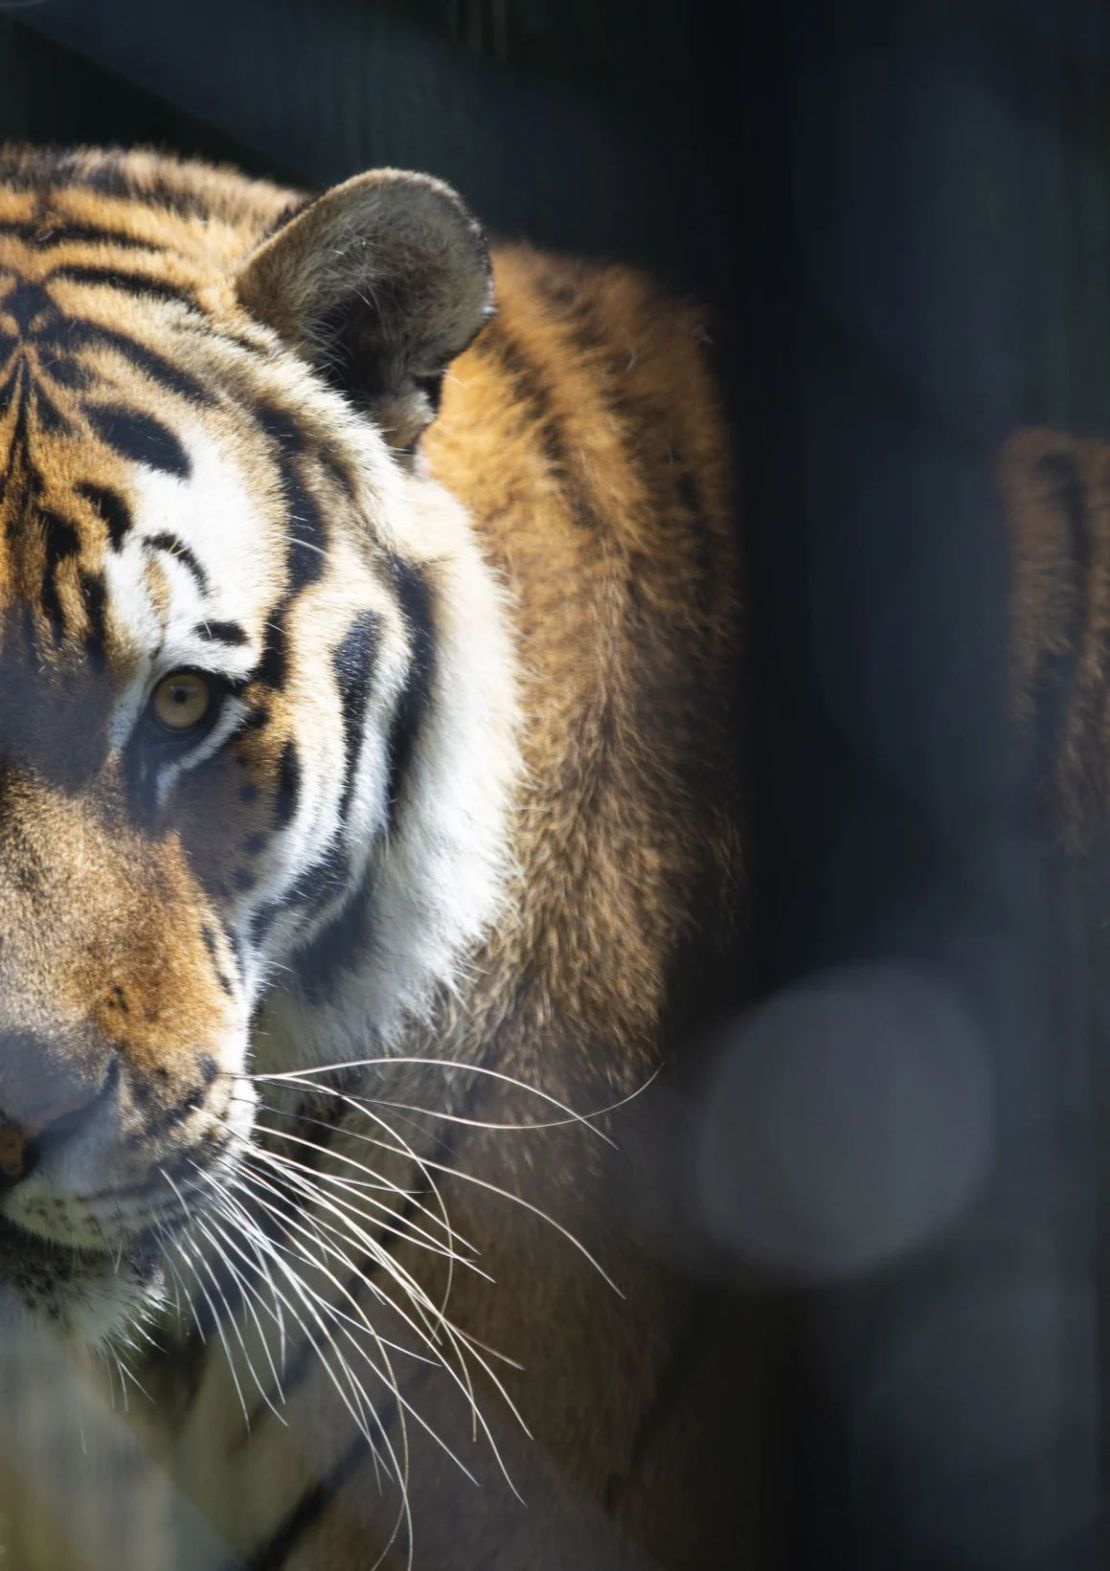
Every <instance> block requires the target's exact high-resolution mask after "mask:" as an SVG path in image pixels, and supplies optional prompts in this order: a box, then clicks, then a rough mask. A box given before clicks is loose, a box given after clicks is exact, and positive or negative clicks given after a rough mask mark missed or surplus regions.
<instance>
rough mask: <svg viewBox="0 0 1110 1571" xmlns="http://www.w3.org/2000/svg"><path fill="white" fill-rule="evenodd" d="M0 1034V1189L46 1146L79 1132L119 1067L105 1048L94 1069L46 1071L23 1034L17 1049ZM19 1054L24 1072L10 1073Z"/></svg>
mask: <svg viewBox="0 0 1110 1571" xmlns="http://www.w3.org/2000/svg"><path fill="white" fill-rule="evenodd" d="M11 1047H12V1044H11V1041H10V1039H9V1040H8V1041H3V1040H0V1192H2V1191H3V1190H4V1189H9V1188H11V1187H12V1185H13V1184H17V1183H19V1182H20V1181H21V1180H22V1179H24V1178H28V1177H30V1175H31V1173H32V1172H33V1171H34V1169H35V1167H36V1165H37V1164H38V1162H39V1160H40V1158H41V1156H42V1154H43V1152H44V1151H46V1150H49V1149H50V1148H51V1147H54V1146H57V1145H60V1144H61V1143H62V1142H63V1141H64V1140H66V1139H67V1138H68V1137H69V1136H70V1135H72V1134H75V1133H77V1131H78V1130H80V1129H81V1128H83V1127H84V1126H85V1125H86V1124H87V1122H88V1120H89V1119H90V1118H91V1117H92V1115H93V1111H94V1109H95V1107H96V1105H97V1104H98V1103H100V1102H101V1101H102V1099H103V1098H104V1097H105V1096H106V1095H107V1094H108V1093H109V1092H110V1089H111V1087H112V1086H113V1084H114V1082H115V1079H116V1076H117V1074H118V1070H119V1058H118V1054H116V1053H115V1052H114V1051H112V1052H109V1053H108V1054H107V1055H106V1057H105V1058H104V1059H103V1061H102V1062H101V1063H100V1064H99V1065H98V1066H97V1070H96V1071H94V1072H91V1073H90V1072H87V1071H86V1072H81V1071H79V1070H76V1069H73V1070H65V1071H59V1070H58V1069H57V1068H55V1069H53V1070H52V1071H49V1072H47V1071H45V1068H44V1063H43V1060H42V1059H41V1058H40V1059H39V1060H38V1062H36V1063H34V1064H33V1065H32V1064H31V1063H30V1062H29V1060H30V1057H31V1054H30V1053H29V1052H28V1044H27V1042H26V1039H23V1040H21V1042H20V1045H19V1047H18V1048H17V1049H15V1051H14V1052H13V1051H11ZM20 1059H22V1065H21V1067H22V1070H23V1072H22V1073H21V1074H18V1075H13V1074H12V1073H11V1071H12V1069H13V1060H16V1061H18V1060H20Z"/></svg>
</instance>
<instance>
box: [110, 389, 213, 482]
mask: <svg viewBox="0 0 1110 1571" xmlns="http://www.w3.org/2000/svg"><path fill="white" fill-rule="evenodd" d="M85 417H86V419H87V420H88V422H89V424H90V425H91V426H92V428H93V430H94V431H95V432H96V434H97V436H98V437H99V438H100V440H101V441H102V442H103V443H105V445H106V446H108V447H110V448H111V449H112V450H113V452H116V453H118V454H119V456H120V457H121V458H126V459H128V460H129V461H130V462H132V463H137V464H146V465H148V467H149V468H151V469H160V470H162V471H163V473H164V474H168V475H177V476H178V477H179V478H180V479H183V480H185V479H188V477H189V474H190V473H191V465H190V463H189V457H188V454H187V453H186V452H185V449H184V448H183V447H182V445H181V443H180V442H179V441H178V439H177V437H176V436H175V435H174V434H173V432H172V431H171V430H170V429H169V427H168V426H165V425H163V424H162V422H161V421H160V420H156V419H155V418H154V416H153V415H148V414H141V413H140V412H139V411H138V410H137V409H128V408H126V407H125V406H124V405H123V404H86V406H85Z"/></svg>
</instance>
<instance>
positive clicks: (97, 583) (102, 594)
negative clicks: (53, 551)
mask: <svg viewBox="0 0 1110 1571" xmlns="http://www.w3.org/2000/svg"><path fill="white" fill-rule="evenodd" d="M81 593H82V595H83V596H84V600H85V611H86V613H87V615H88V618H89V628H88V632H87V633H86V634H85V648H86V649H87V650H88V653H89V655H90V657H91V658H92V659H93V660H94V661H96V662H97V663H101V662H102V661H103V658H104V641H105V610H106V608H107V600H108V591H107V586H106V585H105V583H104V574H103V573H82V574H81Z"/></svg>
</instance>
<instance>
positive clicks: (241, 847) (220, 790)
mask: <svg viewBox="0 0 1110 1571" xmlns="http://www.w3.org/2000/svg"><path fill="white" fill-rule="evenodd" d="M288 746H289V747H290V748H291V746H292V744H288ZM288 756H291V754H289V753H288V752H287V743H286V741H285V740H284V739H283V737H282V734H281V732H280V731H279V730H278V728H277V727H276V726H275V725H273V724H272V723H270V724H267V725H266V726H265V727H262V726H248V727H247V728H246V730H245V731H244V733H243V734H242V735H241V736H240V737H239V738H238V739H236V741H235V742H234V743H233V744H232V745H231V746H230V747H229V748H227V749H226V750H225V751H223V752H221V753H220V754H218V755H217V756H215V757H214V758H212V759H210V760H208V761H207V762H206V763H205V764H204V765H202V766H201V767H200V768H198V769H196V770H195V771H190V772H188V773H186V774H184V775H183V776H182V777H181V779H180V780H179V781H178V782H177V785H176V788H175V796H174V800H173V803H172V805H171V813H172V818H173V821H174V823H175V825H176V826H177V827H178V829H179V832H180V835H181V840H182V844H183V845H184V847H185V850H186V852H187V854H188V856H189V860H190V863H191V865H192V868H193V870H194V872H195V874H196V877H197V878H198V880H199V881H200V883H201V884H202V886H203V887H204V889H205V891H206V892H207V894H208V895H209V896H210V898H211V899H212V900H213V901H214V902H215V903H216V904H217V905H218V907H219V909H220V911H221V912H222V913H223V915H224V916H225V918H228V919H231V918H233V917H234V915H235V913H236V912H239V911H241V910H244V909H247V908H249V907H250V906H251V905H252V904H253V903H254V901H255V900H256V899H259V898H262V897H263V894H264V891H265V889H266V886H267V883H268V880H269V879H270V877H271V876H272V875H273V872H274V866H273V864H274V859H275V853H276V852H277V850H278V847H279V843H280V842H279V837H280V834H281V831H282V829H283V828H285V827H287V824H288V820H289V818H290V817H291V812H290V806H291V804H290V803H289V802H288V800H287V799H288V798H289V796H290V792H291V788H290V784H289V781H288V780H287V779H286V776H288V775H289V773H290V770H289V767H288V764H286V767H285V769H284V770H283V758H287V757H288Z"/></svg>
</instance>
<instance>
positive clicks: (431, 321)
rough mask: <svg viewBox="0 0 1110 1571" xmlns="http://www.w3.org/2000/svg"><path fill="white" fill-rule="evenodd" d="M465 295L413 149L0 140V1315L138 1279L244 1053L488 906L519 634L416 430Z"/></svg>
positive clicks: (464, 250) (464, 225) (349, 1038)
mask: <svg viewBox="0 0 1110 1571" xmlns="http://www.w3.org/2000/svg"><path fill="white" fill-rule="evenodd" d="M490 309H491V283H490V269H489V263H488V259H487V255H486V249H485V246H484V243H483V240H482V237H481V234H480V232H479V230H478V229H477V227H476V226H475V224H474V223H473V221H472V220H471V219H470V217H469V216H468V214H467V213H466V211H465V209H464V208H463V206H462V204H461V203H460V202H459V200H458V199H457V197H455V196H454V194H453V193H452V192H450V191H449V190H448V189H447V188H445V187H444V186H442V185H440V184H438V183H436V182H434V181H432V180H430V179H426V178H423V177H420V176H409V175H403V174H397V173H394V172H391V171H386V172H379V173H374V174H370V175H366V176H362V177H359V178H357V179H354V180H352V181H349V182H347V183H346V184H345V185H342V186H339V187H337V188H335V189H334V190H332V191H330V192H328V193H326V194H324V195H323V196H321V197H319V198H318V199H316V200H314V201H311V202H308V203H295V202H293V201H292V200H291V199H290V198H289V197H288V195H287V194H285V193H280V192H278V191H277V190H276V189H274V188H271V187H266V186H263V185H257V184H252V183H250V182H247V181H243V180H239V179H238V178H237V177H231V176H221V175H219V174H217V173H215V172H213V171H211V170H207V169H202V168H201V167H200V166H190V165H178V164H174V163H170V162H168V161H167V160H164V159H160V158H155V157H153V156H149V155H112V154H92V153H85V152H82V153H78V154H69V155H47V154H40V153H33V152H27V151H11V150H9V151H8V152H6V153H0V1327H3V1326H5V1325H13V1324H21V1323H24V1322H28V1321H29V1322H31V1323H34V1324H42V1323H43V1321H44V1320H45V1321H46V1322H50V1323H52V1324H53V1325H54V1326H56V1327H57V1328H60V1329H61V1330H62V1332H64V1333H66V1334H68V1335H71V1336H73V1337H75V1338H78V1339H85V1340H91V1341H96V1340H97V1339H99V1338H102V1337H105V1336H108V1335H110V1334H111V1333H112V1332H113V1331H114V1330H116V1329H118V1328H119V1327H120V1326H121V1325H123V1324H124V1323H125V1322H126V1321H127V1320H128V1319H129V1318H130V1317H131V1316H133V1315H134V1314H136V1313H141V1312H142V1309H143V1306H145V1305H148V1304H150V1303H151V1302H153V1301H156V1300H157V1299H158V1298H159V1297H160V1295H161V1294H162V1292H163V1291H164V1283H163V1281H162V1277H161V1270H162V1267H161V1265H160V1263H159V1262H160V1257H161V1250H160V1248H159V1237H160V1234H161V1233H162V1232H163V1231H173V1230H176V1229H186V1230H187V1229H188V1228H189V1227H190V1226H192V1225H193V1219H194V1217H195V1216H196V1215H198V1214H199V1213H202V1212H203V1209H204V1205H205V1193H206V1183H207V1182H208V1181H209V1180H210V1179H211V1178H212V1176H213V1175H214V1174H217V1173H220V1172H224V1173H226V1171H227V1170H228V1169H234V1167H235V1164H236V1163H237V1162H238V1161H239V1160H240V1152H241V1150H242V1149H243V1148H244V1146H245V1144H246V1143H247V1142H249V1141H251V1140H252V1138H255V1136H254V1135H253V1133H252V1130H253V1124H254V1106H255V1091H254V1083H253V1080H252V1078H251V1071H252V1070H254V1069H257V1068H258V1067H260V1066H261V1067H263V1068H266V1069H269V1070H280V1069H284V1068H292V1067H295V1066H298V1065H308V1064H312V1063H313V1062H319V1061H321V1060H323V1059H328V1060H331V1059H334V1058H336V1057H337V1056H341V1055H342V1054H343V1053H346V1055H347V1056H351V1057H358V1056H366V1055H367V1054H368V1053H370V1052H373V1051H375V1050H377V1049H378V1048H380V1047H381V1046H382V1045H383V1044H388V1042H389V1040H390V1037H391V1035H392V1034H393V1033H395V1031H396V1029H397V1027H398V1024H399V1022H400V1021H402V1020H403V1019H404V1018H405V1016H406V1014H407V1013H408V1012H410V1011H413V1010H417V1009H419V1008H420V1007H421V1006H422V1005H423V1004H424V1003H425V1002H426V1001H427V999H428V997H429V995H430V993H431V992H432V991H433V990H434V989H435V988H436V986H438V985H440V984H443V983H445V982H449V980H450V978H451V974H452V969H453V966H454V965H455V963H456V960H457V958H458V956H459V955H460V954H461V953H462V952H463V951H464V950H465V949H466V947H467V946H468V945H469V944H471V943H473V942H474V941H475V940H476V939H477V937H478V936H479V935H480V933H481V932H482V931H483V930H484V929H485V927H486V926H487V925H488V923H489V921H490V919H491V917H492V914H493V912H494V910H495V907H496V904H497V901H498V898H499V889H500V885H501V882H502V874H503V867H504V860H505V858H504V846H505V841H506V822H507V814H508V811H509V803H510V801H511V796H512V788H513V779H514V773H515V768H516V762H515V760H516V754H515V749H514V744H513V731H514V722H513V692H512V679H511V669H512V661H511V653H510V647H509V640H508V635H507V633H506V631H505V623H504V617H503V612H502V607H501V603H500V600H499V595H498V589H497V586H496V585H495V583H494V582H493V581H492V580H491V577H490V574H489V573H488V571H487V569H486V568H485V566H484V564H483V563H482V561H481V559H480V557H479V554H478V552H477V549H476V547H475V545H474V544H473V541H472V538H471V535H470V531H469V526H468V523H467V520H466V518H465V516H464V514H463V513H462V511H461V509H460V508H459V507H458V506H457V505H456V504H455V503H454V502H453V500H452V499H451V498H450V497H449V496H448V495H447V494H446V493H445V492H443V491H442V490H440V488H439V487H438V486H436V485H435V484H434V483H433V482H432V481H431V480H430V479H429V478H428V477H427V476H426V475H425V474H424V473H423V471H422V466H421V461H420V458H419V454H418V452H417V445H416V444H417V440H418V438H419V436H420V433H421V431H422V430H423V428H424V427H425V426H426V425H427V424H428V422H429V421H430V420H431V419H432V418H433V417H434V414H435V410H436V406H437V396H438V389H439V385H440V380H441V378H442V376H443V374H444V369H445V367H446V366H447V365H448V364H449V362H450V361H451V360H452V359H453V358H454V356H456V355H457V354H458V353H459V352H460V351H461V350H462V349H464V348H465V347H466V345H467V344H468V343H469V342H470V340H471V339H472V338H473V337H474V335H475V334H476V333H477V332H478V330H479V329H480V327H481V325H482V322H483V320H484V319H485V317H486V316H487V314H488V313H489V311H490Z"/></svg>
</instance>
